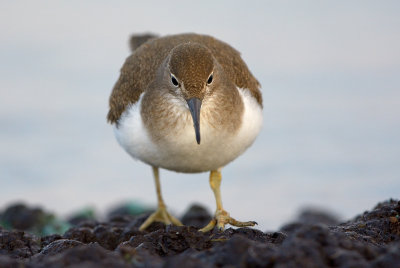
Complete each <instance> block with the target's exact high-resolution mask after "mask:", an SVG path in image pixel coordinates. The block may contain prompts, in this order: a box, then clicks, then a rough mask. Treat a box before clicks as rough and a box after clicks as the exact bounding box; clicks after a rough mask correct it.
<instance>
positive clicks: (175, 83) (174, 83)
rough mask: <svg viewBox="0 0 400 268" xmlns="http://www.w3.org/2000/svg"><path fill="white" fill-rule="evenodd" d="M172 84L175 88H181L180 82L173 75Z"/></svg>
mask: <svg viewBox="0 0 400 268" xmlns="http://www.w3.org/2000/svg"><path fill="white" fill-rule="evenodd" d="M171 82H172V84H173V85H174V86H176V87H177V86H179V83H178V80H176V78H175V76H173V75H171Z"/></svg>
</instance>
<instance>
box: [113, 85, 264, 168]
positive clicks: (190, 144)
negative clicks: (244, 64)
mask: <svg viewBox="0 0 400 268" xmlns="http://www.w3.org/2000/svg"><path fill="white" fill-rule="evenodd" d="M238 91H239V93H240V96H241V98H242V101H243V104H244V113H243V118H242V124H241V126H240V130H239V131H238V132H236V133H235V134H232V133H229V132H224V131H217V130H216V129H215V128H213V127H212V126H211V125H210V124H208V122H207V121H206V118H204V117H201V118H200V132H201V144H200V145H199V144H197V143H196V139H195V133H194V129H193V122H192V121H191V118H190V117H189V116H187V115H188V113H189V111H188V110H187V108H186V107H184V106H181V107H180V108H178V109H176V111H177V112H181V113H182V120H183V121H182V124H180V126H179V128H178V129H175V130H173V131H171V135H168V136H167V137H166V139H165V141H164V142H163V143H154V142H153V141H152V140H151V137H150V135H149V134H148V131H147V129H146V128H145V126H144V124H143V122H142V119H141V116H140V106H141V101H142V98H143V94H142V95H141V96H140V99H139V101H138V102H137V103H136V104H135V105H132V106H131V107H129V108H128V109H127V110H126V111H125V112H124V114H123V115H122V117H121V119H120V121H119V125H118V128H117V127H115V126H114V132H115V135H116V138H117V140H118V142H119V144H120V145H121V146H122V147H123V148H124V149H125V150H126V151H127V152H128V153H129V154H130V155H131V156H132V157H134V158H136V159H139V160H141V161H143V162H145V163H147V164H149V165H152V166H156V167H161V168H165V169H169V170H174V171H177V172H188V173H196V172H204V171H210V170H216V169H218V168H220V167H223V166H225V165H226V164H228V163H229V162H231V161H232V160H234V159H235V158H236V157H238V156H239V155H241V154H242V153H243V152H244V151H245V150H246V149H247V148H248V147H249V146H250V145H251V144H252V143H253V142H254V140H255V138H256V137H257V135H258V133H259V132H260V129H261V126H262V108H261V106H260V105H259V104H258V102H257V101H256V100H255V99H254V98H253V97H252V95H251V93H250V92H249V91H248V90H246V89H238ZM202 109H207V106H206V105H203V106H202Z"/></svg>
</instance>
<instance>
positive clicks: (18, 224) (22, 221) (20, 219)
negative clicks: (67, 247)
mask: <svg viewBox="0 0 400 268" xmlns="http://www.w3.org/2000/svg"><path fill="white" fill-rule="evenodd" d="M44 216H45V213H44V212H43V210H42V209H40V208H29V207H27V206H26V205H25V204H22V203H17V204H13V205H11V206H9V207H8V208H7V209H6V210H5V211H4V212H3V213H2V216H1V221H2V222H3V223H4V224H6V225H7V226H9V227H10V228H13V229H18V230H29V229H32V228H33V227H34V226H35V225H38V224H41V222H42V218H43V217H44Z"/></svg>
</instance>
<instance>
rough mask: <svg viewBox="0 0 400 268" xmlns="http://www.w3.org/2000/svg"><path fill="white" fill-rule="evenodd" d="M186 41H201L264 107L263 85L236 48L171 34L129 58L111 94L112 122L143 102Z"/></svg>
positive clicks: (195, 36) (143, 46)
mask: <svg viewBox="0 0 400 268" xmlns="http://www.w3.org/2000/svg"><path fill="white" fill-rule="evenodd" d="M183 42H198V43H201V44H203V45H205V46H206V47H208V48H209V49H210V50H211V51H212V52H213V55H214V56H215V58H216V59H217V60H218V62H219V63H220V64H221V66H222V68H223V69H224V71H225V73H226V74H227V75H228V76H229V78H230V79H231V80H232V81H234V83H235V84H236V86H237V87H240V88H247V89H249V90H250V92H251V93H252V95H253V96H254V98H255V99H256V100H257V101H258V103H259V104H260V105H262V97H261V92H260V91H259V87H260V84H259V83H258V81H257V80H256V79H255V77H254V76H253V75H252V74H251V72H250V71H249V69H248V68H247V65H246V64H245V63H244V61H243V60H242V58H241V57H240V54H239V52H237V51H236V50H235V49H234V48H232V47H231V46H229V45H228V44H226V43H224V42H221V41H219V40H217V39H215V38H213V37H211V36H206V35H198V34H181V35H171V36H166V37H162V38H154V39H150V40H148V41H147V42H145V43H143V44H141V45H140V46H139V47H138V48H136V50H134V51H133V54H132V55H131V56H129V57H128V58H127V59H126V61H125V63H124V65H123V66H122V68H121V74H120V77H119V79H118V81H117V83H116V84H115V86H114V88H113V90H112V92H111V96H110V100H109V105H110V110H109V112H108V115H107V120H108V121H109V122H110V123H112V124H113V123H116V122H117V121H118V119H119V118H120V116H121V114H122V113H123V112H124V111H125V109H126V108H127V107H128V106H129V105H131V104H134V103H136V102H137V101H138V100H139V97H140V95H141V93H142V92H144V91H146V89H147V87H148V85H149V84H150V83H151V82H152V81H153V80H154V76H155V72H156V70H157V68H158V67H159V66H160V64H161V63H162V61H163V60H164V59H165V57H166V56H167V55H168V53H169V52H170V51H171V49H173V48H174V47H175V46H177V45H178V44H180V43H183Z"/></svg>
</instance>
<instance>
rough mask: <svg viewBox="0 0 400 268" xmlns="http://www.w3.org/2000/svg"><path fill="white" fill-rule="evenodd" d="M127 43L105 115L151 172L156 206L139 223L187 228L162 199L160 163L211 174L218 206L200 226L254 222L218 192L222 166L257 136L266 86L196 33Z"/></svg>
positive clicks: (220, 45)
mask: <svg viewBox="0 0 400 268" xmlns="http://www.w3.org/2000/svg"><path fill="white" fill-rule="evenodd" d="M130 46H131V54H130V56H128V57H127V59H126V60H125V63H124V64H123V66H122V68H121V70H120V76H119V78H118V80H117V82H116V83H115V85H114V87H113V89H112V92H111V95H110V97H109V112H108V114H107V120H108V122H109V123H110V124H111V125H112V126H113V129H114V134H115V136H116V139H117V141H118V143H119V144H120V145H121V146H122V148H123V149H124V150H125V151H126V152H127V153H128V154H129V155H130V156H132V157H133V158H134V159H138V160H140V161H142V162H144V163H146V164H148V165H150V166H151V167H152V170H153V177H154V181H155V186H156V194H157V201H158V206H157V209H156V211H155V212H154V213H153V214H151V215H150V216H149V217H148V218H147V219H146V220H145V221H144V222H143V224H142V225H141V226H140V228H139V229H140V230H145V229H146V228H147V227H149V226H150V225H151V224H152V223H153V222H162V223H165V224H167V225H168V224H173V225H177V226H182V223H181V222H180V221H179V220H178V219H177V218H175V217H174V216H172V215H171V214H170V213H169V212H168V210H167V206H166V204H165V202H164V199H163V197H162V193H161V185H160V177H159V169H160V168H162V169H167V170H172V171H175V172H180V173H201V172H209V184H210V187H211V189H212V191H213V193H214V196H215V201H216V210H215V214H214V216H213V217H212V220H211V221H210V222H209V223H208V224H207V225H206V226H205V227H203V228H201V229H200V230H199V231H202V232H208V231H211V230H213V229H214V228H215V227H217V229H219V230H224V229H225V226H226V225H228V224H230V225H231V226H236V227H251V226H255V225H256V224H257V223H256V222H255V221H238V220H236V219H235V218H233V217H231V216H230V214H229V213H228V212H227V210H225V209H224V207H223V205H222V198H221V191H220V185H221V180H222V175H221V170H222V168H223V167H224V166H226V165H227V164H228V163H230V162H231V161H233V160H234V159H236V158H237V157H238V156H239V155H241V154H242V153H243V152H244V151H245V150H246V149H247V148H248V147H249V146H250V145H251V144H252V143H253V142H254V140H255V139H256V137H257V136H258V134H259V132H260V130H261V127H262V121H263V116H262V110H263V105H262V94H261V91H260V89H261V85H260V83H259V82H258V81H257V79H256V78H255V77H254V76H253V74H252V73H251V72H250V70H249V69H248V67H247V65H246V63H245V62H244V61H243V59H242V58H241V56H240V53H239V52H238V51H237V50H236V49H234V48H233V47H232V46H230V45H229V44H227V43H225V42H223V41H220V40H218V39H216V38H214V37H212V36H210V35H203V34H197V33H182V34H174V35H166V36H157V35H153V34H145V35H133V36H132V37H131V40H130ZM244 179H246V180H248V178H244Z"/></svg>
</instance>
